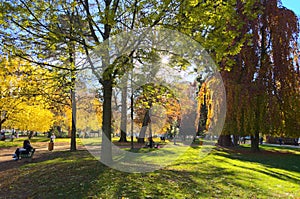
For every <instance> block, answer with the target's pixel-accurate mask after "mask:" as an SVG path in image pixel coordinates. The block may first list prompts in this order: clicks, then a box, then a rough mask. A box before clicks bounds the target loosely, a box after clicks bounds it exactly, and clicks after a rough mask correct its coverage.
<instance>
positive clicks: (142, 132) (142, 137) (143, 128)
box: [138, 109, 150, 143]
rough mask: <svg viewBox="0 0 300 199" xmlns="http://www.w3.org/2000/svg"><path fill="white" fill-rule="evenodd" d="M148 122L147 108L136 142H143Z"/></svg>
mask: <svg viewBox="0 0 300 199" xmlns="http://www.w3.org/2000/svg"><path fill="white" fill-rule="evenodd" d="M149 122H150V109H147V111H146V113H145V116H144V119H143V124H142V128H141V131H140V134H139V138H138V143H145V139H144V138H145V136H146V130H147V126H148V124H149Z"/></svg>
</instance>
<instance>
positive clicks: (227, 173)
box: [0, 147, 300, 198]
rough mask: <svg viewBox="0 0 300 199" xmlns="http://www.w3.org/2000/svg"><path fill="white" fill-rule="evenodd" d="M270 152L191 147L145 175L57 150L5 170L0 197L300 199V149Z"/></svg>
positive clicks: (84, 152)
mask: <svg viewBox="0 0 300 199" xmlns="http://www.w3.org/2000/svg"><path fill="white" fill-rule="evenodd" d="M265 149H266V151H263V152H262V153H260V154H253V153H250V152H249V148H241V149H240V150H239V151H230V150H225V149H221V148H216V149H214V150H213V151H212V152H211V154H210V155H208V156H206V157H204V158H199V157H200V156H199V151H200V150H199V148H198V147H195V148H190V149H189V150H188V151H187V153H186V154H185V155H183V156H182V157H181V158H180V159H179V160H178V161H177V162H175V163H173V164H172V165H170V166H168V167H167V168H165V169H161V170H158V171H155V172H151V173H143V174H138V173H135V174H132V173H123V172H119V171H116V170H113V169H110V168H108V167H105V166H104V165H102V164H101V163H99V162H98V161H96V160H95V159H94V158H93V157H92V156H91V155H90V154H89V153H88V152H87V151H77V152H53V153H50V155H49V156H47V157H40V158H37V159H35V160H34V162H33V163H16V164H15V166H13V167H11V168H6V169H5V173H4V171H3V170H2V173H1V177H3V178H2V180H1V184H0V198H1V196H2V197H3V198H4V197H7V198H26V197H30V198H31V197H32V198H121V197H125V198H212V197H213V198H299V197H300V158H299V156H300V152H299V150H296V149H294V150H292V149H290V150H289V149H284V151H279V152H278V151H277V152H274V150H278V148H273V147H265ZM0 167H1V165H0ZM21 196H22V197H21Z"/></svg>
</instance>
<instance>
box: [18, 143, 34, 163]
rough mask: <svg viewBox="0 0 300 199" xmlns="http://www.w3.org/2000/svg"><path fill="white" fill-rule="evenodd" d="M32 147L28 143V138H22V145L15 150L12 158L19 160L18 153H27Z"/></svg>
mask: <svg viewBox="0 0 300 199" xmlns="http://www.w3.org/2000/svg"><path fill="white" fill-rule="evenodd" d="M32 148H33V147H32V146H31V144H30V141H29V140H24V142H23V147H22V148H17V149H16V151H15V154H14V155H13V158H14V160H19V159H20V154H29V151H30V150H31V149H32Z"/></svg>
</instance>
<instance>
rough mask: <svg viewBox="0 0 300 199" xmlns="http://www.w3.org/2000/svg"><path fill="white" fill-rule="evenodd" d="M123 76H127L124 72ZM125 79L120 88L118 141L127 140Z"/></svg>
mask: <svg viewBox="0 0 300 199" xmlns="http://www.w3.org/2000/svg"><path fill="white" fill-rule="evenodd" d="M125 76H127V75H126V74H125ZM127 79H128V78H126V77H124V81H123V84H122V86H123V88H122V107H121V124H120V129H121V137H120V140H119V142H127V139H126V134H127Z"/></svg>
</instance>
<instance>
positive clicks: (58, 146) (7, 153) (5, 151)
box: [0, 142, 70, 163]
mask: <svg viewBox="0 0 300 199" xmlns="http://www.w3.org/2000/svg"><path fill="white" fill-rule="evenodd" d="M32 146H33V147H34V148H35V149H36V151H35V153H34V156H33V158H34V157H35V156H39V155H41V154H43V153H51V151H48V142H40V143H33V144H32ZM16 148H17V147H9V148H2V149H0V163H1V162H6V161H11V160H13V159H12V155H13V154H14V153H15V151H16ZM67 150H70V144H69V143H55V145H54V151H67Z"/></svg>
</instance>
